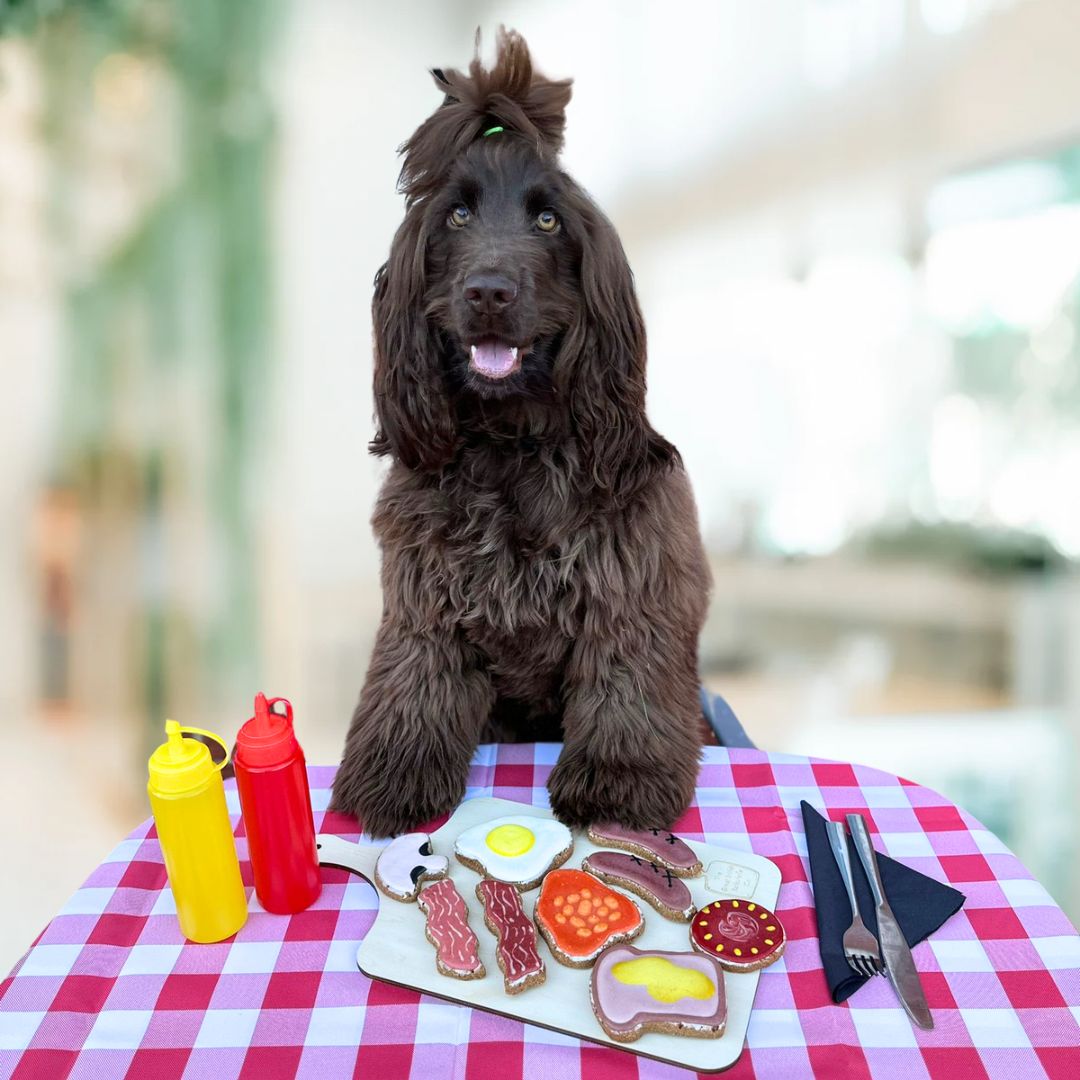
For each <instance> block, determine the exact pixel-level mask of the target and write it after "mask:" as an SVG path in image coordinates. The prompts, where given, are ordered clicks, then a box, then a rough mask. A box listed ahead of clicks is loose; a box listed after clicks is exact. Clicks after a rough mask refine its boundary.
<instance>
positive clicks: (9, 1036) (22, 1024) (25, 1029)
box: [0, 1012, 47, 1050]
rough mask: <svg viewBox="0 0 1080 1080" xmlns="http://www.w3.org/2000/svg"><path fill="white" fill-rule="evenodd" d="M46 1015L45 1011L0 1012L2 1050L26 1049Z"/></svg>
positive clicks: (0, 1047)
mask: <svg viewBox="0 0 1080 1080" xmlns="http://www.w3.org/2000/svg"><path fill="white" fill-rule="evenodd" d="M46 1015H47V1014H46V1013H43V1012H0V1050H25V1049H26V1048H27V1047H28V1046H29V1045H30V1040H31V1039H32V1038H33V1037H34V1035H36V1034H37V1029H38V1028H39V1027H40V1026H41V1021H42V1020H44V1019H45V1017H46Z"/></svg>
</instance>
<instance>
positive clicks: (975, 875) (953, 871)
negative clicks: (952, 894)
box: [938, 855, 995, 882]
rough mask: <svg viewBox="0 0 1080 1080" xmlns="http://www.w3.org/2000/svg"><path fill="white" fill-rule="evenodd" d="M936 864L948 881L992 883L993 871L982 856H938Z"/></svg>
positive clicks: (993, 878)
mask: <svg viewBox="0 0 1080 1080" xmlns="http://www.w3.org/2000/svg"><path fill="white" fill-rule="evenodd" d="M938 862H940V863H941V868H942V869H943V870H944V871H945V873H946V874H947V875H948V878H949V880H950V881H956V882H962V881H994V880H995V876H994V871H993V870H991V869H990V864H989V863H988V862H987V861H986V857H985V856H983V855H939V856H938Z"/></svg>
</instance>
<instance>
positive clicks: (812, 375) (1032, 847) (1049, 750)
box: [0, 0, 1080, 970]
mask: <svg viewBox="0 0 1080 1080" xmlns="http://www.w3.org/2000/svg"><path fill="white" fill-rule="evenodd" d="M500 22H505V23H506V24H508V25H510V26H514V27H517V28H518V29H520V30H521V31H522V32H523V33H524V34H525V35H526V37H527V38H528V40H529V42H530V44H531V46H532V49H533V55H534V59H535V61H536V62H537V65H538V66H539V67H540V69H541V70H543V71H545V72H546V73H548V74H550V75H553V76H565V75H572V76H574V78H575V80H576V81H575V93H574V100H573V102H572V104H571V106H570V112H569V128H568V137H567V147H566V153H565V158H564V162H565V165H566V167H567V169H568V170H569V171H570V172H572V173H573V174H574V175H575V176H576V177H577V178H578V179H579V180H580V181H581V182H582V183H583V184H584V185H585V187H587V188H588V189H589V190H590V191H591V192H592V193H593V194H594V195H595V196H596V198H597V199H598V200H599V202H600V203H601V204H602V205H603V206H604V207H605V209H606V210H607V212H608V213H609V214H610V216H611V217H612V219H613V220H614V222H615V224H616V225H617V226H618V228H619V229H620V231H621V233H622V236H623V239H624V242H625V245H626V248H627V251H628V254H629V256H630V260H631V263H632V265H633V266H634V268H635V271H636V274H637V280H638V284H639V289H640V295H641V300H642V303H643V306H644V309H645V313H646V317H647V320H648V325H649V332H650V395H649V407H650V412H651V415H652V418H653V421H654V423H655V425H656V426H657V427H658V428H659V430H661V431H662V432H663V433H664V434H666V435H667V436H668V437H670V438H671V439H672V440H673V441H674V442H676V443H677V444H678V446H679V447H680V448H681V450H682V452H683V455H684V457H685V460H686V462H687V464H688V467H689V470H690V473H691V476H692V479H693V483H694V487H695V491H696V495H697V500H698V506H699V510H700V515H701V523H702V528H703V531H704V534H705V536H706V539H707V543H708V547H709V551H710V553H711V558H712V562H713V570H714V576H715V590H714V596H713V601H712V608H711V613H710V618H709V622H708V625H707V627H706V631H705V634H704V636H703V639H702V646H701V664H702V672H703V677H704V679H705V680H706V682H707V683H708V684H709V685H710V686H711V687H712V688H713V689H716V690H718V691H720V692H721V693H723V694H724V695H726V696H727V698H728V699H729V700H730V702H731V703H732V704H733V706H734V708H735V709H736V711H737V712H738V713H739V715H740V717H741V719H742V720H743V722H744V724H745V726H746V727H747V729H748V730H749V732H750V734H751V735H752V737H753V738H755V740H756V741H757V742H758V744H759V745H760V746H762V747H764V748H767V749H770V750H781V751H790V752H794V753H809V754H814V755H818V756H822V757H835V758H842V759H846V760H854V761H860V762H864V763H867V764H873V765H877V766H880V767H883V768H885V769H888V770H890V771H893V772H897V773H900V774H902V775H905V776H908V777H910V778H912V779H915V780H917V781H920V782H923V783H925V784H928V785H930V786H932V787H935V788H937V789H939V790H941V791H943V792H945V793H946V794H948V795H949V796H950V797H952V798H953V799H954V800H956V801H957V802H959V803H960V804H961V805H963V806H964V807H965V808H967V809H969V810H970V811H972V812H973V813H975V814H976V815H977V816H978V817H980V818H981V819H982V820H983V821H984V822H985V823H986V824H987V825H988V826H989V827H990V828H992V829H994V830H995V831H996V832H998V833H999V834H1000V835H1001V836H1002V837H1003V838H1004V839H1005V840H1006V842H1007V843H1009V844H1010V845H1011V846H1012V847H1013V848H1014V849H1015V850H1016V851H1017V852H1018V853H1019V854H1020V855H1021V857H1022V858H1023V859H1024V860H1025V861H1026V863H1027V864H1028V865H1029V866H1030V868H1031V869H1032V871H1033V872H1034V873H1035V874H1036V876H1038V877H1039V878H1040V879H1041V880H1042V881H1043V883H1044V884H1045V885H1046V886H1047V887H1048V888H1049V889H1050V891H1051V892H1052V893H1053V894H1054V896H1055V897H1056V899H1057V900H1058V901H1059V902H1060V903H1061V904H1062V905H1063V906H1064V907H1065V909H1066V911H1068V912H1069V913H1070V914H1071V915H1072V917H1073V920H1074V921H1076V920H1077V919H1078V917H1080V874H1078V872H1077V869H1076V867H1077V866H1080V859H1078V858H1077V856H1078V855H1080V850H1078V848H1080V838H1078V835H1080V834H1078V830H1077V828H1076V824H1075V822H1076V820H1077V814H1078V812H1080V801H1078V800H1080V797H1078V795H1077V790H1078V785H1077V749H1076V747H1077V739H1078V736H1080V580H1078V579H1080V575H1078V572H1077V559H1080V341H1078V329H1077V327H1078V321H1080V113H1078V112H1077V108H1076V103H1077V102H1078V101H1080V65H1078V64H1077V62H1076V56H1077V51H1076V49H1077V43H1078V42H1080V5H1078V4H1076V3H1075V2H1074V0H757V2H755V3H753V4H751V3H744V2H739V0H712V2H702V3H682V4H679V5H674V6H673V5H670V4H662V3H659V2H654V3H647V2H643V0H593V2H590V3H578V2H571V0H545V2H543V3H539V2H535V0H533V2H530V3H527V4H526V3H525V2H523V0H522V2H518V3H513V2H509V3H487V2H480V0H438V2H434V0H432V2H423V3H421V2H415V0H414V2H403V0H398V2H397V3H395V4H393V5H389V4H378V3H375V2H370V3H368V2H363V3H362V2H358V0H304V2H303V3H298V2H291V3H290V2H289V0H260V2H254V0H252V2H248V0H234V2H230V3H221V2H220V0H183V2H182V3H181V2H180V0H80V2H76V0H21V2H19V0H0V356H2V358H3V366H2V372H3V391H2V393H0V523H2V527H3V540H2V543H0V732H2V736H3V759H4V770H3V780H2V782H0V814H2V821H3V823H4V824H3V829H2V830H0V845H2V850H0V860H2V863H3V865H4V868H5V873H4V877H5V880H6V881H8V882H9V885H8V886H7V887H6V888H5V890H4V899H3V909H2V910H3V915H4V918H3V922H2V925H0V969H2V970H7V968H8V967H10V966H11V964H13V963H14V962H15V960H16V959H17V958H18V956H19V955H20V954H21V952H22V951H23V949H24V948H25V947H26V946H27V945H28V944H29V943H30V940H31V939H32V938H33V936H34V935H35V934H36V933H37V931H38V930H39V929H40V928H41V927H42V926H43V925H44V923H45V922H46V921H47V919H48V918H49V916H50V915H51V914H52V913H53V912H54V911H55V910H56V909H57V908H58V907H59V906H60V905H61V904H62V902H63V901H64V899H65V898H66V897H67V895H68V894H69V893H70V892H71V891H72V890H73V889H74V888H76V887H77V885H78V884H79V883H80V881H81V880H82V879H83V877H84V876H85V875H86V873H87V872H88V871H89V870H90V869H91V868H92V867H93V866H94V865H96V864H97V863H98V862H99V861H100V859H101V857H102V856H103V855H104V854H105V852H106V851H107V850H108V849H109V848H111V847H112V846H113V845H114V844H115V843H116V842H117V841H118V840H119V839H120V838H121V836H122V835H123V834H124V833H125V831H126V830H127V829H129V828H131V827H132V826H133V825H134V824H136V823H137V822H138V821H139V820H141V819H142V818H143V817H145V816H146V814H147V812H148V808H147V804H146V797H145V788H144V785H145V779H146V769H145V756H146V754H147V753H148V752H149V750H150V749H151V747H152V746H153V745H154V744H155V743H156V742H158V741H159V738H160V735H161V730H162V724H163V721H164V718H165V717H166V716H174V717H176V718H177V719H179V720H180V721H181V722H184V723H190V724H196V725H199V726H203V727H208V728H211V729H215V730H218V731H221V732H222V733H224V734H225V735H226V736H228V737H231V736H232V735H233V734H234V733H235V731H236V729H237V727H238V726H239V724H240V723H242V722H243V720H244V719H245V718H246V717H247V716H248V715H250V710H251V703H252V696H253V694H254V692H255V690H256V689H259V688H264V689H265V690H267V691H268V692H270V693H273V694H280V695H287V696H289V697H290V698H291V699H292V701H293V702H294V704H295V706H296V710H297V717H298V725H299V730H300V734H301V738H302V741H303V743H304V745H305V747H306V749H307V753H308V758H309V760H311V761H315V762H324V763H330V762H335V761H336V760H337V758H338V755H339V753H340V748H341V745H342V741H343V737H344V732H345V728H346V725H347V721H348V718H349V715H350V711H351V708H352V706H353V704H354V701H355V698H356V694H357V691H358V689H359V687H360V685H361V682H362V680H363V676H364V671H365V667H366V662H367V656H368V652H369V650H370V647H371V644H372V639H373V634H374V630H375V627H376V622H377V618H378V613H379V610H380V596H379V587H378V578H377V572H378V553H377V550H376V549H375V546H374V544H373V541H372V538H371V534H370V529H369V525H368V518H369V514H370V511H371V506H372V502H373V499H374V496H375V492H376V489H377V486H378V483H379V478H380V469H381V466H379V465H378V464H377V463H375V462H374V461H373V460H372V459H370V458H369V457H368V456H367V454H366V443H367V441H368V439H369V438H370V436H371V434H372V423H371V418H370V417H371V391H370V383H371V349H370V330H371V328H370V319H369V311H368V305H369V300H370V295H371V281H372V277H373V275H374V273H375V270H376V269H377V267H378V266H379V264H380V263H381V262H382V260H383V259H384V258H385V255H386V253H387V250H388V248H389V243H390V238H391V235H392V233H393V230H394V229H395V227H396V225H397V223H398V221H399V220H400V216H401V210H402V204H401V199H400V197H399V196H398V195H396V194H395V189H394V185H395V179H396V176H397V169H398V162H397V160H396V157H395V153H394V151H395V148H396V147H397V146H398V144H399V143H401V142H402V141H403V140H404V139H405V138H406V137H407V136H408V135H409V134H410V133H411V132H412V130H413V129H414V128H415V127H416V125H417V124H418V123H419V122H420V121H421V120H423V119H424V117H425V116H426V115H427V114H428V113H429V112H430V111H431V110H432V108H434V107H435V105H437V104H438V94H437V92H436V91H435V89H434V87H433V86H432V84H431V82H430V80H429V78H428V77H427V75H426V74H425V69H426V68H427V67H429V66H432V65H464V64H465V63H466V62H467V61H468V59H469V56H470V55H471V50H472V44H473V32H474V29H475V27H476V26H477V25H480V26H482V27H483V28H484V30H485V34H486V38H485V50H486V51H485V55H490V46H491V42H492V39H493V31H494V29H495V27H496V26H497V25H498V24H499V23H500Z"/></svg>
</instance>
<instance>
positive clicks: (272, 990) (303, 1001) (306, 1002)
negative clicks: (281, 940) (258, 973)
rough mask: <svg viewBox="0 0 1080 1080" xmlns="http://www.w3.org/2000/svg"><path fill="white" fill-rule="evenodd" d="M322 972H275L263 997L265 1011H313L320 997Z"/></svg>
mask: <svg viewBox="0 0 1080 1080" xmlns="http://www.w3.org/2000/svg"><path fill="white" fill-rule="evenodd" d="M321 981H322V972H320V971H275V972H274V974H273V975H271V976H270V982H269V983H268V984H267V986H266V995H265V996H264V997H263V1003H262V1007H263V1008H264V1009H311V1008H314V1006H315V999H316V998H317V997H318V996H319V983H320V982H321Z"/></svg>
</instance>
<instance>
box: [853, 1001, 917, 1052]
mask: <svg viewBox="0 0 1080 1080" xmlns="http://www.w3.org/2000/svg"><path fill="white" fill-rule="evenodd" d="M851 1022H852V1023H853V1024H854V1025H855V1030H856V1031H857V1032H858V1033H859V1045H860V1046H862V1047H881V1048H885V1047H893V1048H900V1047H906V1046H915V1031H914V1028H913V1027H912V1026H911V1021H910V1020H909V1019H908V1017H907V1013H906V1012H904V1010H903V1009H901V1008H889V1009H856V1008H852V1010H851Z"/></svg>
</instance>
